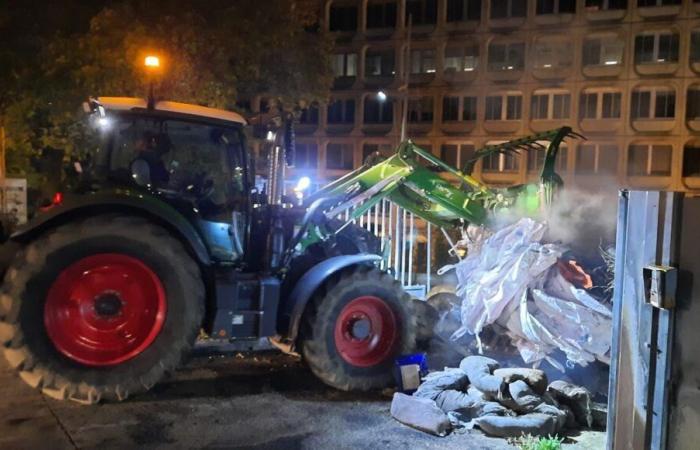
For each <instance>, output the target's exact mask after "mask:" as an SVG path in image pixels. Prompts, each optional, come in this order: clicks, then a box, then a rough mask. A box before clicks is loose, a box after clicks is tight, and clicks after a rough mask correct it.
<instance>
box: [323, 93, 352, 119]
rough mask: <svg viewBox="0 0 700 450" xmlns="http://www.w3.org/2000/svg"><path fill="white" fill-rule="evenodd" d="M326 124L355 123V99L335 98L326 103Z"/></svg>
mask: <svg viewBox="0 0 700 450" xmlns="http://www.w3.org/2000/svg"><path fill="white" fill-rule="evenodd" d="M327 119H328V124H330V125H335V124H353V123H355V100H354V99H347V100H335V101H333V102H331V103H329V104H328V117H327Z"/></svg>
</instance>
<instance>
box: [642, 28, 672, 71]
mask: <svg viewBox="0 0 700 450" xmlns="http://www.w3.org/2000/svg"><path fill="white" fill-rule="evenodd" d="M669 62H678V34H676V33H671V32H662V33H653V34H650V33H645V34H640V35H637V37H635V38H634V63H635V64H656V63H669Z"/></svg>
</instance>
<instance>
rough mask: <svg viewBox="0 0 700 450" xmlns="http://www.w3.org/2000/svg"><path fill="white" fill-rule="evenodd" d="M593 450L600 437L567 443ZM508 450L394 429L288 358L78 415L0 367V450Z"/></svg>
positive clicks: (211, 364) (224, 365)
mask: <svg viewBox="0 0 700 450" xmlns="http://www.w3.org/2000/svg"><path fill="white" fill-rule="evenodd" d="M573 439H575V440H576V441H577V443H576V444H575V445H571V446H568V445H567V446H566V447H571V448H572V449H573V448H575V449H597V448H602V446H603V444H604V435H603V433H595V432H587V433H584V434H582V435H580V436H578V437H575V438H573ZM23 448H51V449H52V450H53V449H56V450H58V449H64V448H65V449H73V448H86V449H90V448H99V449H101V450H104V449H112V448H211V449H223V448H227V449H257V450H263V449H302V448H303V449H306V448H323V449H330V448H333V449H341V448H363V449H369V448H387V449H422V448H425V449H465V448H468V449H470V450H477V449H512V448H514V447H511V446H509V445H507V443H506V442H505V441H503V440H500V439H492V438H488V437H485V436H483V435H482V434H481V433H479V432H478V431H474V432H471V433H467V434H461V435H460V434H453V435H451V436H448V437H446V438H436V437H433V436H429V435H426V434H424V433H420V432H418V431H415V430H412V429H410V428H408V427H405V426H403V425H400V424H398V423H397V422H395V421H394V420H393V419H391V417H390V416H389V400H388V399H387V398H385V397H382V395H381V394H378V393H374V394H363V395H357V394H349V393H343V392H338V391H335V390H333V389H330V388H327V387H326V386H324V385H323V384H321V383H319V382H318V381H317V380H316V379H315V378H314V377H313V375H311V373H309V372H308V370H306V369H305V368H304V367H303V366H302V365H301V364H300V363H299V362H297V361H295V360H294V359H293V358H290V357H287V356H282V355H276V354H271V353H264V354H257V355H246V356H244V355H241V354H238V355H237V356H236V355H235V354H234V355H229V356H226V357H215V358H210V357H197V358H194V359H193V360H192V361H191V362H190V363H189V364H188V365H187V366H186V367H185V368H183V369H182V370H180V371H179V372H178V373H177V374H176V375H175V376H174V377H173V378H171V379H170V380H168V381H165V382H163V383H161V384H159V385H157V386H156V387H155V388H154V389H153V391H152V392H150V393H148V394H146V395H142V396H139V397H136V398H133V399H130V400H128V401H126V402H123V403H118V404H115V403H112V404H101V405H97V406H90V407H86V406H79V405H75V404H71V403H66V402H57V401H54V400H52V399H49V398H45V397H44V396H42V395H41V394H40V393H39V392H37V391H34V390H32V389H31V388H29V387H28V386H26V385H25V384H24V383H23V382H21V381H20V380H19V379H18V378H17V377H16V376H15V375H14V373H12V372H11V370H10V369H9V368H8V366H7V364H6V363H5V361H4V360H3V359H2V358H0V449H23Z"/></svg>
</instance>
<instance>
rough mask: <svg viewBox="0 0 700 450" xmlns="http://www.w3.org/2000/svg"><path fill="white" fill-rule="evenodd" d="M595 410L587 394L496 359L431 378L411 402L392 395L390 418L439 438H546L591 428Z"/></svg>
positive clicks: (470, 362) (468, 361)
mask: <svg viewBox="0 0 700 450" xmlns="http://www.w3.org/2000/svg"><path fill="white" fill-rule="evenodd" d="M592 408H593V405H592V403H591V395H590V393H589V392H588V391H587V390H586V389H585V388H582V387H579V386H575V385H572V384H570V383H568V382H565V381H554V382H552V383H551V384H548V382H547V376H546V374H545V373H544V372H543V371H541V370H538V369H521V368H504V369H501V368H499V364H498V362H496V361H495V360H493V359H490V358H486V357H483V356H468V357H466V358H464V359H463V360H462V362H461V363H460V365H459V368H446V369H445V370H443V371H439V372H433V373H430V374H429V375H428V376H426V377H425V379H424V380H423V383H422V384H421V385H420V387H419V388H418V390H417V391H416V392H415V393H414V394H413V396H409V395H406V394H402V393H396V394H394V399H393V401H392V405H391V415H392V416H393V417H394V418H395V419H396V420H398V421H399V422H401V423H403V424H405V425H408V426H411V427H414V428H417V429H419V430H421V431H425V432H427V433H431V434H434V435H436V436H445V435H446V434H448V433H449V432H450V431H451V430H452V429H454V428H468V429H470V428H472V427H475V426H476V427H478V428H480V429H481V430H482V431H483V432H485V433H486V434H488V435H491V436H497V437H518V436H521V435H523V434H530V435H533V436H547V435H555V434H557V433H559V432H560V431H561V430H562V429H563V428H565V427H567V428H578V427H591V426H592V425H593V412H592Z"/></svg>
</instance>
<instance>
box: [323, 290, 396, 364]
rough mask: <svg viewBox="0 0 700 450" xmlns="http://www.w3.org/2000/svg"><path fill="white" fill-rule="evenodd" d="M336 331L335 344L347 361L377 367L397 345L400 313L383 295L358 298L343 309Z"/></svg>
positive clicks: (336, 323)
mask: <svg viewBox="0 0 700 450" xmlns="http://www.w3.org/2000/svg"><path fill="white" fill-rule="evenodd" d="M334 334H335V346H336V348H337V350H338V353H340V356H341V357H342V358H343V360H345V362H347V363H349V364H352V365H353V366H358V367H370V366H375V365H377V364H381V363H382V362H384V361H385V360H386V358H387V357H388V356H389V355H391V353H392V352H393V350H394V348H395V346H396V343H397V341H398V329H397V320H396V315H395V314H394V311H393V310H392V309H391V308H390V307H389V305H387V304H386V302H384V301H383V300H382V299H380V298H379V297H374V296H371V295H365V296H362V297H358V298H356V299H354V300H352V301H351V302H349V303H348V304H347V305H345V307H344V308H343V309H342V310H341V311H340V314H339V315H338V319H337V320H336V322H335V333H334Z"/></svg>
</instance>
